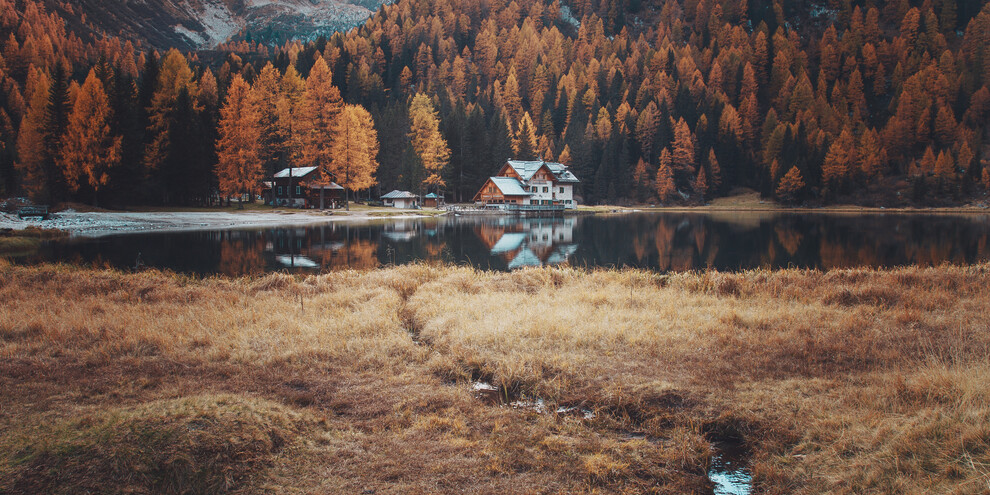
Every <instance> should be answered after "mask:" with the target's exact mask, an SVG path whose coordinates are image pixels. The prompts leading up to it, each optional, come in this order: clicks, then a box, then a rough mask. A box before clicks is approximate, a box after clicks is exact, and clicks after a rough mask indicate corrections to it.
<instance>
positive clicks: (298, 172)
mask: <svg viewBox="0 0 990 495" xmlns="http://www.w3.org/2000/svg"><path fill="white" fill-rule="evenodd" d="M290 170H291V171H292V176H293V177H304V176H306V175H308V174H309V173H310V172H312V171H314V170H316V167H292V168H283V169H282V170H281V171H280V172H278V173H277V174H275V177H276V178H279V179H284V178H286V177H288V176H289V171H290Z"/></svg>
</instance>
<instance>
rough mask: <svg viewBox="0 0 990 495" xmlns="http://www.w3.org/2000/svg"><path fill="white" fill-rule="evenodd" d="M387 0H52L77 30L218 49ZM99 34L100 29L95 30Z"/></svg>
mask: <svg viewBox="0 0 990 495" xmlns="http://www.w3.org/2000/svg"><path fill="white" fill-rule="evenodd" d="M383 3H385V0H77V1H75V2H72V3H69V2H64V1H55V0H50V1H49V2H48V6H49V8H50V9H52V10H54V11H56V12H58V13H59V14H61V15H62V17H63V18H64V19H66V21H67V22H68V23H69V24H70V28H73V29H75V30H77V31H96V32H97V33H98V32H104V33H108V34H112V35H119V36H121V37H123V38H125V39H129V40H131V41H135V42H138V43H139V44H142V45H145V44H146V45H149V46H151V47H154V48H157V49H168V48H178V49H181V50H201V49H212V48H215V47H217V46H218V45H220V44H221V43H224V42H226V41H228V40H229V39H231V38H232V37H235V35H237V34H238V33H246V34H248V35H250V34H252V33H255V34H259V33H260V34H263V35H264V36H265V38H266V41H284V40H288V39H312V38H315V37H316V36H319V35H324V34H330V33H333V32H335V31H338V30H342V29H348V28H350V27H353V26H356V25H358V24H360V23H361V22H364V21H365V20H366V19H367V18H368V17H370V16H371V15H372V14H373V13H374V10H375V9H377V8H378V7H379V6H380V5H381V4H383ZM94 34H95V33H94Z"/></svg>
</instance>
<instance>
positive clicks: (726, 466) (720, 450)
mask: <svg viewBox="0 0 990 495" xmlns="http://www.w3.org/2000/svg"><path fill="white" fill-rule="evenodd" d="M708 479H710V480H711V481H712V483H714V484H715V490H714V492H713V493H714V494H715V495H749V494H750V493H752V492H753V474H752V472H750V470H749V467H748V462H747V452H746V449H745V447H744V446H743V444H742V443H741V442H732V441H714V442H712V464H711V466H709V468H708Z"/></svg>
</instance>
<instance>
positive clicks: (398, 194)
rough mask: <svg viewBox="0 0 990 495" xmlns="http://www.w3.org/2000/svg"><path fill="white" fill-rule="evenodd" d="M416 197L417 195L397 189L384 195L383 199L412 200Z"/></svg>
mask: <svg viewBox="0 0 990 495" xmlns="http://www.w3.org/2000/svg"><path fill="white" fill-rule="evenodd" d="M415 197H416V195H415V194H413V193H411V192H409V191H400V190H398V189H395V190H393V191H392V192H390V193H388V194H384V195H382V199H412V198H415Z"/></svg>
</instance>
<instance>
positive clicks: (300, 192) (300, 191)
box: [296, 186, 302, 196]
mask: <svg viewBox="0 0 990 495" xmlns="http://www.w3.org/2000/svg"><path fill="white" fill-rule="evenodd" d="M300 194H302V186H296V195H297V196H298V195H300Z"/></svg>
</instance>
